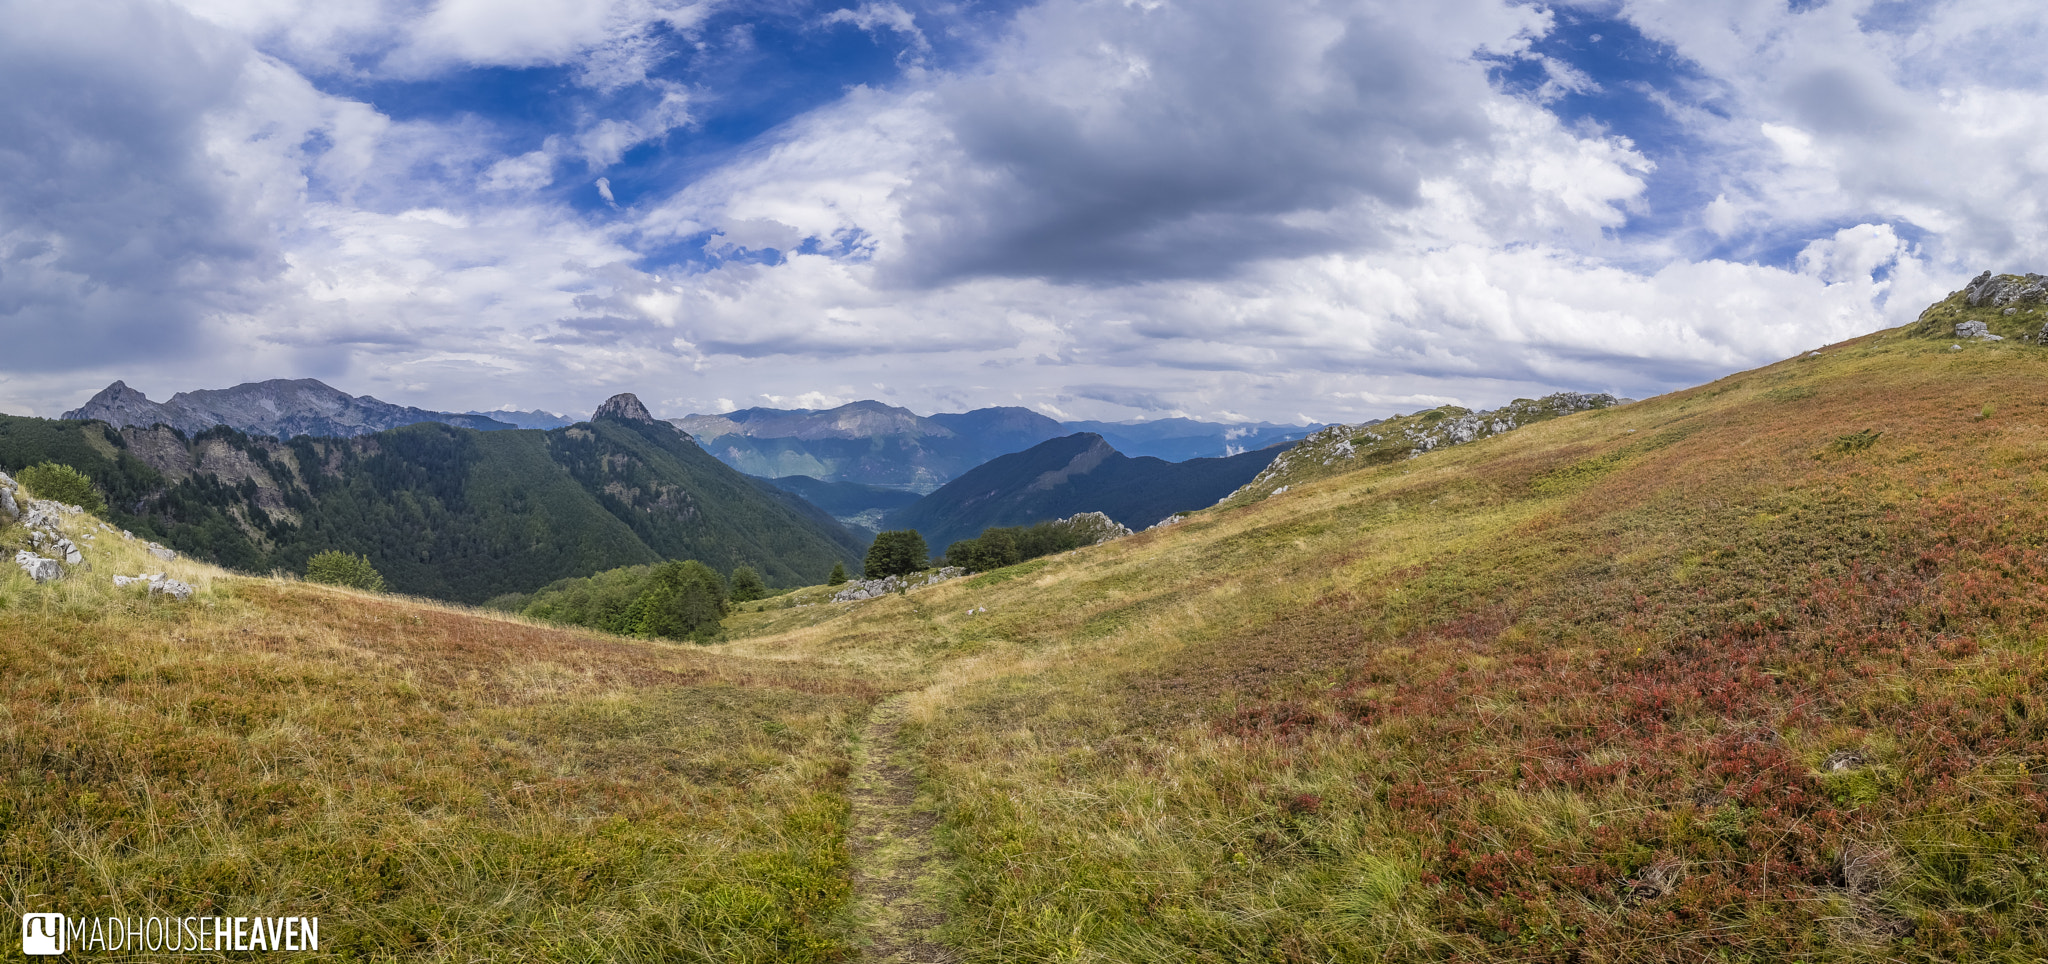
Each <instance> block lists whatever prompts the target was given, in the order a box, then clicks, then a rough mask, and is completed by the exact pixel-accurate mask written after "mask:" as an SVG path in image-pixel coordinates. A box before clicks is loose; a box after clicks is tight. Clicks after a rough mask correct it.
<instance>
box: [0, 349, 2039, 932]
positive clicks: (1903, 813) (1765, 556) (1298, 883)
mask: <svg viewBox="0 0 2048 964" xmlns="http://www.w3.org/2000/svg"><path fill="white" fill-rule="evenodd" d="M1952 343H1953V339H1950V338H1947V337H1942V338H1932V337H1920V336H1915V335H1910V334H1907V333H1904V332H1894V333H1889V334H1885V335H1879V336H1873V337H1869V338H1865V339H1860V340H1858V341H1856V342H1852V343H1848V344H1845V345H1839V346H1832V347H1830V348H1827V349H1825V350H1823V351H1822V352H1820V353H1819V354H1818V355H1812V356H1803V357H1801V358H1797V359H1793V360H1788V361H1785V362H1782V363H1779V364H1777V365H1773V366H1770V367H1768V368H1764V369H1759V370H1757V371H1753V372H1747V373H1743V374H1740V375H1736V376H1732V377H1730V378H1727V379H1723V380H1721V381H1718V382H1715V383H1713V384H1710V385H1706V386H1701V387H1699V388H1696V389H1692V390H1689V391H1685V392H1679V393H1675V394H1672V395H1668V396H1664V397H1661V398H1656V399H1651V400H1648V401H1645V402H1641V403H1638V404H1634V405H1628V406H1624V407H1618V408H1609V409H1602V410H1598V411H1589V412H1581V413H1578V414H1573V415H1567V416H1564V417H1560V418H1556V419H1552V420H1549V421H1544V422H1541V423H1540V424H1535V425H1530V426H1527V427H1524V428H1519V429H1515V430H1513V431H1510V432H1505V433H1502V434H1499V435H1496V436H1493V437H1491V438H1485V439H1481V440H1478V441H1474V442H1472V443H1470V444H1465V445H1459V446H1455V447H1448V448H1438V449H1436V450H1434V451H1429V452H1426V453H1424V454H1422V455H1420V456H1418V457H1415V458H1412V459H1401V460H1398V461H1394V462H1389V463H1386V464H1378V465H1367V466H1365V467H1362V468H1360V469H1358V470H1357V471H1353V472H1349V473H1342V474H1333V475H1329V476H1327V477H1323V478H1318V479H1311V480H1306V481H1302V482H1299V483H1297V484H1293V485H1291V486H1290V487H1289V489H1288V491H1286V492H1283V493H1280V494H1277V495H1272V496H1269V497H1265V498H1256V497H1247V498H1246V500H1245V501H1244V502H1243V504H1240V505H1234V506H1224V507H1218V508H1215V509H1211V510H1207V511H1204V512H1201V513H1198V514H1196V515H1195V516H1193V517H1192V518H1190V519H1189V520H1187V521H1185V522H1182V523H1180V524H1177V525H1174V526H1170V527H1167V528H1163V529H1159V530H1154V531H1151V532H1146V533H1141V534H1138V535H1136V536H1131V537H1128V538H1124V539H1120V540H1116V541H1113V542H1110V543H1105V544H1102V545H1098V546H1093V547H1090V548H1086V549H1081V550H1076V551H1073V552H1069V553H1065V554H1061V555H1057V556H1050V557H1046V558H1042V559H1037V560H1033V561H1031V562H1028V563H1024V564H1021V565H1018V566H1013V567H1009V568H1006V569H1000V570H997V571H994V572H989V573H985V574H982V575H978V576H974V577H971V578H963V579H957V580H953V581H949V582H944V583H940V584H938V585H935V586H931V587H927V588H921V589H918V590H916V591H912V592H908V593H905V594H901V595H890V596H885V597H881V598H876V599H871V600H866V601H862V602H857V603H849V604H842V603H832V602H829V594H830V590H828V589H825V588H822V587H820V588H815V589H806V590H802V591H799V592H796V593H791V594H788V595H785V596H780V597H777V598H775V599H770V600H764V601H761V602H756V603H749V604H747V605H745V606H744V607H742V611H741V612H739V613H737V614H736V615H734V616H732V617H729V618H728V620H727V622H726V633H727V636H728V637H729V638H730V639H731V640H732V641H731V642H728V643H725V644H722V645H719V646H714V647H709V648H696V647H672V646H666V645H661V644H654V643H643V642H635V641H628V640H620V639H616V638H610V637H601V636H595V635H585V634H578V633H573V632H566V631H561V630H556V629H544V628H540V627H536V626H531V625H527V624H523V623H519V622H517V621H510V620H501V619H495V618H490V617H486V616H479V615H477V614H473V613H467V612H463V611H459V610H454V609H448V608H441V607H435V606H429V605H422V604H416V603H411V602H407V601H404V600H400V599H395V598H392V597H368V596H359V595H352V594H347V593H341V592H337V591H331V590H326V589H320V588H316V587H309V586H304V585H300V584H295V583H279V582H272V581H268V580H256V579H230V578H226V577H223V576H219V575H209V574H207V573H205V572H203V571H197V567H196V566H195V567H190V568H188V569H185V570H181V571H180V573H177V574H180V575H181V578H188V579H190V580H193V581H196V582H198V583H200V584H201V585H202V591H201V593H200V595H199V597H198V599H197V600H195V602H194V603H192V604H187V605H184V606H171V605H167V604H161V603H151V602H149V601H148V600H147V599H144V598H141V597H123V596H116V595H113V590H112V589H111V588H110V587H109V588H108V589H106V590H105V591H104V592H103V591H101V590H100V589H99V588H98V586H99V583H98V580H100V579H102V578H104V576H105V575H106V574H107V573H108V572H109V571H126V570H125V569H123V568H122V567H125V566H127V565H129V564H130V563H131V562H134V561H137V560H128V559H122V560H102V559H100V558H97V557H94V558H93V559H92V561H93V563H94V566H95V569H94V571H93V572H92V573H91V574H89V575H87V576H75V577H74V579H75V581H67V582H65V583H60V584H57V585H55V586H40V587H39V586H34V585H31V584H28V583H26V582H25V581H24V580H22V579H21V578H20V577H19V576H17V575H14V574H13V573H12V571H11V570H10V571H9V572H8V574H7V575H5V576H0V687H5V692H6V698H7V700H8V702H7V704H6V705H7V712H6V714H5V715H0V734H4V738H0V787H4V790H0V793H4V796H0V829H4V830H5V834H4V838H0V839H4V840H5V841H6V847H7V849H6V850H5V851H4V854H0V874H4V875H5V876H4V880H5V882H6V884H7V887H6V890H5V893H6V894H7V897H6V899H7V900H8V901H9V902H10V907H12V908H13V909H15V910H29V909H37V908H39V907H40V906H41V903H40V901H41V900H43V898H41V897H37V896H36V895H58V896H59V897H61V899H62V901H63V902H64V903H66V904H67V905H68V906H70V907H78V908H81V910H80V911H79V912H88V911H91V910H93V909H95V908H98V907H101V906H104V907H105V910H104V911H100V912H101V913H105V914H115V913H129V914H140V913H145V912H148V911H150V910H154V909H156V908H163V909H164V910H166V911H172V912H190V913H200V912H206V911H209V910H212V909H215V908H223V909H238V910H239V909H242V908H250V909H254V908H270V907H278V906H285V907H301V906H303V907H307V908H308V911H307V912H309V913H319V914H321V915H323V928H325V927H327V926H332V927H334V928H335V933H337V934H342V935H346V936H345V939H344V940H337V941H336V942H335V946H336V947H337V948H340V949H341V950H337V951H336V952H335V954H334V956H361V957H393V958H405V959H422V960H424V959H435V960H440V959H470V958H490V959H518V958H530V959H544V960H557V959H559V960H572V959H573V960H588V959H597V958H640V957H644V958H679V959H684V960H759V961H767V960H847V959H855V958H863V957H864V958H866V959H870V960H931V959H939V957H940V955H941V954H943V955H949V956H950V957H952V958H954V959H958V960H961V961H976V962H981V961H987V962H997V961H1031V962H1037V961H1103V962H1108V961H1116V962H1125V961H1176V962H1181V961H1216V962H1237V961H1275V962H1293V961H1317V962H1321V961H1424V960H1481V961H1500V962H1507V961H1558V962H1566V961H1630V962H1633V961H1686V962H1692V961H1756V962H1774V961H1816V962H1819V961H1927V962H1933V961H2012V962H2021V961H2032V960H2035V959H2037V958H2038V956H2039V953H2040V948H2042V947H2044V946H2048V635H2044V634H2048V592H2044V591H2043V588H2042V587H2043V586H2044V585H2048V543H2044V540H2043V538H2042V533H2043V532H2048V500H2044V496H2048V472H2044V471H2043V466H2044V465H2048V461H2044V459H2043V457H2042V456H2043V454H2044V452H2048V399H2044V398H2043V397H2042V394H2041V391H2040V388H2041V386H2042V385H2043V384H2044V379H2048V349H2043V348H2040V347H2037V346H2035V345H2031V344H2025V343H2020V342H2018V341H2017V340H2016V339H2015V340H2008V341H2004V342H1997V343H1988V342H1971V343H1968V344H1965V345H1963V346H1962V347H1961V348H1960V349H1959V350H1951V349H1950V347H1949V346H1950V345H1951V344H1952ZM500 434H509V433H500ZM7 538H10V537H9V536H7V535H6V534H5V533H0V541H5V540H6V539H7ZM100 541H102V542H104V541H105V540H104V538H103V539H102V540H100ZM96 546H97V543H89V544H88V553H91V552H94V551H99V550H98V549H97V548H95V547H96ZM129 546H130V544H128V543H125V542H124V543H118V544H115V546H114V548H113V549H112V550H111V551H115V552H127V551H129V548H127V547H129ZM107 894H111V895H112V896H100V895H107ZM32 905H33V906H32ZM330 917H331V918H332V920H333V921H336V922H337V923H334V924H331V925H330V924H327V923H326V921H327V919H328V918H330Z"/></svg>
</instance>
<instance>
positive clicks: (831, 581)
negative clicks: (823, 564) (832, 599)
mask: <svg viewBox="0 0 2048 964" xmlns="http://www.w3.org/2000/svg"><path fill="white" fill-rule="evenodd" d="M825 585H827V586H844V585H846V563H843V562H835V563H833V564H832V574H831V575H829V576H826V577H825Z"/></svg>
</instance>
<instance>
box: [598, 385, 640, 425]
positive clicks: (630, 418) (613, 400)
mask: <svg viewBox="0 0 2048 964" xmlns="http://www.w3.org/2000/svg"><path fill="white" fill-rule="evenodd" d="M590 417H591V418H592V419H600V418H612V419H617V420H619V421H621V422H652V421H654V416H653V415H652V414H650V413H649V412H648V411H647V406H645V405H642V404H640V396H638V395H635V394H633V393H632V392H620V393H619V394H617V395H613V396H612V397H610V398H607V399H605V400H604V404H603V405H599V406H598V407H597V413H596V414H594V415H592V416H590Z"/></svg>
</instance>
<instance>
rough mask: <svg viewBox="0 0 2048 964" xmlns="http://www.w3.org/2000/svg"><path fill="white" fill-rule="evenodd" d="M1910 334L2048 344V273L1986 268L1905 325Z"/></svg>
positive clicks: (1957, 339)
mask: <svg viewBox="0 0 2048 964" xmlns="http://www.w3.org/2000/svg"><path fill="white" fill-rule="evenodd" d="M1905 334H1907V335H1908V336H1912V337H1918V338H1942V339H1954V340H1956V341H1958V342H1960V341H1976V342H1998V341H2005V340H2007V339H2011V340H2013V341H2020V342H2027V343H2030V344H2048V276H2043V275H2040V274H2033V273H2029V274H2001V275H1994V274H1992V273H1991V272H1989V271H1986V272H1984V273H1983V274H1980V275H1978V276H1977V277H1975V278H1972V279H1970V283H1969V284H1967V285H1965V286H1963V288H1962V289H1961V290H1959V291H1952V292H1950V293H1949V295H1948V297H1946V298H1943V299H1942V300H1940V301H1937V302H1935V303H1934V304H1932V305H1929V306H1928V308H1927V310H1926V311H1923V312H1921V313H1920V317H1919V318H1917V319H1915V320H1914V321H1913V323H1912V324H1910V325H1907V326H1906V328H1905ZM1957 347H1961V346H1960V345H1958V346H1957Z"/></svg>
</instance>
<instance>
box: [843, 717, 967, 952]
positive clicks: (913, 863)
mask: <svg viewBox="0 0 2048 964" xmlns="http://www.w3.org/2000/svg"><path fill="white" fill-rule="evenodd" d="M903 704H904V698H903V697H902V696H900V695H899V696H892V697H890V698H889V699H886V700H884V701H882V702H881V703H880V704H879V705H877V706H876V707H875V711H874V713H873V714H871V715H870V716H869V717H868V725H867V729H866V730H865V731H864V732H863V733H862V734H861V740H860V744H859V746H857V747H855V749H854V753H855V758H854V766H855V769H854V774H853V839H852V844H853V866H854V872H853V911H854V920H855V921H856V924H857V926H858V927H859V935H860V936H859V940H860V944H861V952H862V954H863V959H864V960H867V961H870V962H874V964H953V962H955V961H958V960H959V958H958V957H957V956H956V955H954V954H953V952H952V951H950V950H948V949H947V948H945V947H944V946H942V945H940V944H938V943H936V942H934V941H933V940H931V939H930V935H931V932H932V930H933V928H936V927H937V926H938V925H940V924H942V923H944V922H945V919H946V918H945V915H944V914H942V913H939V912H938V911H937V910H936V909H934V908H933V907H932V906H931V905H930V903H929V902H928V901H929V896H928V892H929V889H930V887H929V882H930V881H931V880H932V879H933V876H934V875H935V874H936V872H937V871H938V868H939V864H938V859H939V857H938V851H937V848H936V847H934V846H933V845H932V827H933V826H935V825H936V824H937V823H938V818H937V817H935V816H933V815H932V814H930V813H927V812H925V811H923V810H919V809H918V808H917V776H916V773H915V772H914V771H913V769H912V767H911V766H909V765H907V764H908V761H907V760H906V759H905V758H904V752H905V751H904V750H903V748H902V747H900V746H898V745H897V739H896V738H897V733H898V732H899V731H900V730H901V729H902V726H903Z"/></svg>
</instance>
